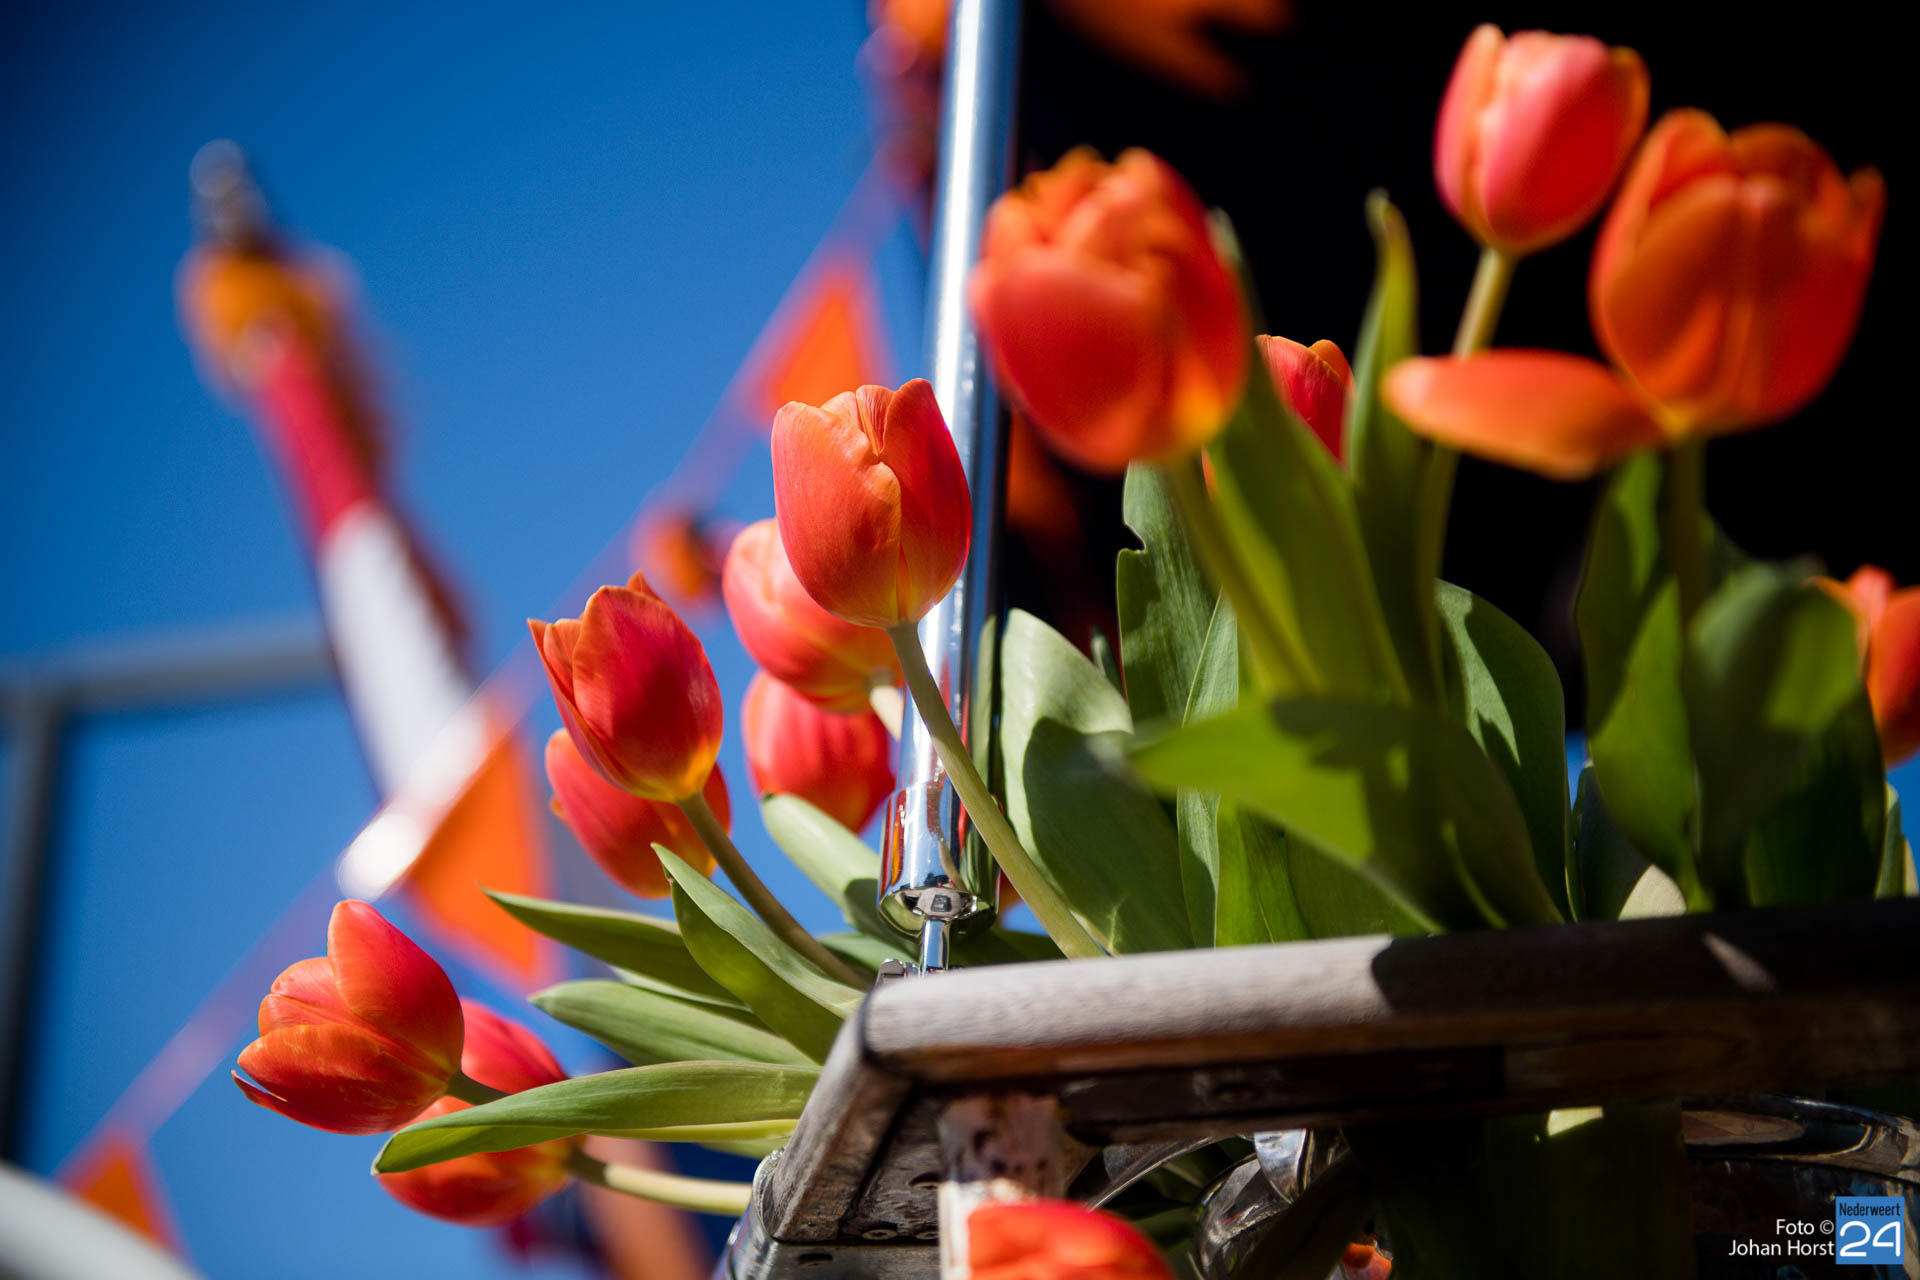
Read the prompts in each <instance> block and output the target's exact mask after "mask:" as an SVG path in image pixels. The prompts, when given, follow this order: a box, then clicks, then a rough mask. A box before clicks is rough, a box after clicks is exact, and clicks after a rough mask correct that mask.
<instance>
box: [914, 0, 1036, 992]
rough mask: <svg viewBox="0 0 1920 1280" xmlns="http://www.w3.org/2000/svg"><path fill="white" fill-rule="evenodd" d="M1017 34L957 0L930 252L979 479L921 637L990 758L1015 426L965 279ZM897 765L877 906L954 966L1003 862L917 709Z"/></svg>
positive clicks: (1001, 5) (939, 367) (994, 161)
mask: <svg viewBox="0 0 1920 1280" xmlns="http://www.w3.org/2000/svg"><path fill="white" fill-rule="evenodd" d="M1019 39H1020V2H1019V0H957V3H955V4H954V6H953V13H952V19H951V25H950V26H949V28H948V35H947V49H948V54H947V68H946V88H945V101H944V103H943V107H942V112H941V138H940V171H939V175H938V183H939V185H938V189H937V194H936V203H935V213H934V226H933V253H932V261H931V263H930V266H929V289H928V313H929V314H928V334H929V339H928V348H929V363H930V364H931V365H932V377H931V381H932V383H933V392H934V395H935V397H936V398H937V399H938V400H939V402H940V408H941V410H942V411H943V412H944V413H945V414H946V419H947V427H948V429H949V430H950V431H952V432H953V442H954V445H955V446H956V448H957V449H958V450H959V453H960V463H961V465H962V466H963V467H965V468H966V472H967V482H968V484H969V486H970V487H971V489H972V491H973V549H972V552H971V553H970V554H969V555H968V557H967V567H966V572H965V573H964V574H963V575H962V576H961V578H960V582H959V583H958V585H956V586H955V587H954V589H953V591H952V593H951V594H949V595H948V596H947V598H946V599H945V600H943V601H941V602H940V603H939V604H938V605H936V606H934V609H933V611H932V612H931V613H929V614H927V616H926V617H925V618H924V619H923V620H922V621H921V623H920V643H921V645H922V646H923V647H924V648H925V649H926V652H927V662H928V665H929V666H930V667H931V668H932V671H933V677H934V679H935V680H936V681H937V682H938V683H939V685H940V688H941V690H942V691H943V692H944V693H945V694H946V697H947V704H948V707H949V709H950V710H951V711H952V713H953V718H954V721H955V723H957V724H958V725H959V726H960V731H961V733H962V734H963V735H964V736H965V737H966V739H967V742H968V745H969V746H970V747H971V748H972V750H973V752H974V756H975V759H976V760H977V761H979V762H980V763H981V764H982V766H983V772H984V771H985V768H984V766H985V764H986V763H987V762H986V759H985V748H986V746H987V740H988V727H989V726H988V722H987V716H988V714H989V713H988V712H987V707H988V706H989V705H990V698H991V693H992V683H993V674H994V673H993V654H992V649H993V647H994V645H995V643H996V640H995V637H994V634H993V632H994V628H993V625H992V622H993V619H994V616H995V613H996V610H997V607H998V594H999V593H998V583H997V577H998V568H999V565H998V561H999V550H1000V525H1001V505H1002V499H1003V490H1004V487H1005V486H1004V483H1003V480H1004V471H1005V458H1006V447H1005V446H1006V440H1005V434H1004V432H1003V431H1002V430H1001V420H1000V406H999V403H998V400H997V398H996V397H995V395H994V393H993V386H992V382H991V380H990V378H989V376H988V372H987V369H986V366H985V363H984V360H983V358H982V354H981V351H980V344H979V339H978V337H977V336H976V335H975V333H974V331H973V323H972V320H971V319H970V317H969V316H968V314H967V301H966V286H967V273H968V271H969V270H970V269H971V268H972V266H973V263H974V260H975V259H976V258H977V257H978V256H979V251H980V229H981V223H982V222H983V221H984V219H985V217H986V211H987V206H988V205H989V204H991V203H992V202H993V199H994V197H996V196H998V195H999V194H1000V192H1001V191H1003V190H1004V189H1005V188H1006V185H1007V179H1008V175H1009V174H1010V172H1011V167H1012V149H1013V148H1012V143H1013V122H1014V113H1013V104H1014V90H1015V83H1016V81H1017V80H1018V77H1019V64H1018V60H1019ZM899 777H900V780H901V784H902V785H901V788H900V790H899V791H898V792H896V793H895V795H894V797H893V800H892V802H891V804H890V805H889V806H888V808H887V821H886V830H885V836H884V846H883V854H882V856H883V859H884V861H883V865H882V870H881V887H880V912H881V914H882V915H883V916H885V917H886V918H887V920H889V921H890V922H892V923H893V924H894V925H896V926H897V927H899V928H900V929H901V930H902V931H903V932H906V933H915V934H918V935H919V937H920V957H921V963H920V967H921V969H922V971H923V972H924V971H932V970H939V969H944V968H946V967H947V944H948V940H949V939H948V933H949V930H950V929H951V928H953V927H956V926H957V927H959V928H962V929H964V928H967V927H969V926H970V925H977V924H980V923H984V922H985V921H987V920H990V919H991V918H992V915H993V911H994V890H995V888H996V887H997V884H998V878H997V872H996V870H995V868H994V865H993V861H992V859H991V858H990V857H989V856H988V854H987V852H986V850H985V848H984V847H983V846H982V845H981V844H980V841H979V840H978V839H977V838H969V837H968V836H967V834H966V832H965V828H964V827H963V826H962V825H961V809H960V805H959V803H958V801H957V799H956V798H955V796H954V795H953V792H952V789H951V787H950V786H949V785H948V782H947V779H946V775H945V773H944V771H943V770H942V769H941V767H940V761H939V758H938V757H937V756H936V755H935V754H934V749H933V743H932V741H931V740H930V739H929V738H928V737H927V734H926V730H925V728H924V727H923V726H922V725H921V724H920V721H919V718H918V717H916V716H907V717H905V718H904V720H903V723H902V725H901V732H900V769H899Z"/></svg>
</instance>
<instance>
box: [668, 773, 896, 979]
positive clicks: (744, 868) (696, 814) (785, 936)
mask: <svg viewBox="0 0 1920 1280" xmlns="http://www.w3.org/2000/svg"><path fill="white" fill-rule="evenodd" d="M679 803H680V811H681V812H682V813H684V814H686V815H687V819H688V821H690V822H692V823H693V829H694V830H695V831H698V832H699V833H700V839H701V840H703V841H705V842H706V846H707V852H709V853H711V854H712V855H713V860H714V861H715V862H717V863H719V864H720V869H721V870H722V871H724V872H726V873H727V879H729V880H731V881H733V886H734V888H736V889H738V890H740V896H741V897H743V898H745V899H746V900H747V905H748V906H750V907H752V908H753V913H754V914H755V915H757V916H759V917H760V919H761V920H763V921H765V922H766V926H767V927H768V928H769V929H772V930H773V931H774V933H776V934H778V935H779V937H780V940H781V941H782V942H784V943H786V944H787V945H788V946H789V947H792V948H793V949H794V950H795V951H797V952H799V953H800V955H801V956H802V957H803V958H805V960H806V961H807V963H808V964H811V965H812V966H813V967H814V968H816V969H818V970H819V971H820V972H822V973H824V974H826V975H827V976H828V977H829V978H832V979H833V980H834V981H835V982H844V983H846V984H847V985H848V986H850V987H853V988H855V989H856V990H864V989H865V988H866V987H867V985H868V984H867V982H866V980H865V979H863V978H862V977H861V976H860V975H859V974H857V973H855V972H854V971H853V970H852V969H850V968H848V967H847V965H846V962H845V961H843V960H841V959H840V957H839V956H836V955H834V954H833V952H831V951H829V950H827V949H826V947H824V946H823V945H821V942H820V940H819V939H818V938H816V937H814V936H813V935H812V934H810V933H808V932H807V931H806V929H805V927H804V926H802V925H801V923H800V922H799V921H798V920H795V919H794V918H793V916H792V914H791V913H790V912H788V910H787V909H786V908H785V907H783V906H781V905H780V899H778V898H776V897H774V896H773V891H772V890H771V889H769V888H767V886H766V884H765V883H764V882H763V881H762V880H761V879H760V877H759V876H757V875H755V874H754V871H753V868H752V867H750V866H748V865H747V860H746V859H745V858H743V857H741V856H740V850H739V849H738V848H736V847H735V846H734V843H733V840H732V838H731V837H729V836H728V835H727V829H726V828H725V827H723V826H721V825H720V819H718V818H716V817H715V816H714V814H713V810H712V809H711V808H710V807H709V806H708V805H707V799H706V797H705V796H703V795H701V794H700V793H699V792H697V791H696V792H695V793H694V794H692V795H690V796H688V797H687V798H686V799H684V800H682V801H680V802H679Z"/></svg>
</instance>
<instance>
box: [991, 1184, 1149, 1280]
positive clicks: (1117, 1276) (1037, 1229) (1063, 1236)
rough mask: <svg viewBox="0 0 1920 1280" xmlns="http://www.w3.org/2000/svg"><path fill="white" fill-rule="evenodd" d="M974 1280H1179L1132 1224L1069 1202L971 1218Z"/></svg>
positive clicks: (1018, 1206) (1019, 1206) (1002, 1208)
mask: <svg viewBox="0 0 1920 1280" xmlns="http://www.w3.org/2000/svg"><path fill="white" fill-rule="evenodd" d="M967 1254H968V1258H969V1261H970V1263H971V1266H972V1269H973V1280H1173V1269H1172V1268H1171V1267H1169V1266H1168V1265H1167V1263H1166V1260H1165V1259H1164V1258H1162V1257H1161V1256H1160V1253H1159V1251H1158V1250H1156V1249H1155V1248H1154V1247H1153V1242H1152V1241H1150V1240H1148V1239H1147V1238H1146V1237H1145V1236H1144V1235H1142V1234H1140V1231H1139V1229H1138V1228H1136V1227H1134V1226H1133V1224H1132V1223H1129V1222H1126V1221H1124V1220H1122V1219H1120V1218H1116V1217H1114V1216H1113V1215H1112V1214H1110V1213H1102V1212H1100V1211H1099V1210H1097V1209H1089V1208H1087V1207H1086V1206H1085V1205H1079V1204H1074V1203H1072V1202H1070V1201H1065V1200H1026V1201H1019V1202H996V1203H992V1204H986V1205H982V1206H981V1207H980V1208H978V1209H975V1210H974V1211H973V1213H972V1214H971V1215H969V1216H968V1218H967Z"/></svg>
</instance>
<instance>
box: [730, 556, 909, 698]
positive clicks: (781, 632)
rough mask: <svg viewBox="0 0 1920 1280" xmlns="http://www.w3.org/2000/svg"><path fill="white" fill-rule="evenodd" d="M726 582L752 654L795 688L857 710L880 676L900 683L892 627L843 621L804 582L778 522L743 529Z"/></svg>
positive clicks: (743, 638)
mask: <svg viewBox="0 0 1920 1280" xmlns="http://www.w3.org/2000/svg"><path fill="white" fill-rule="evenodd" d="M720 586H721V592H722V594H723V595H724V596H725V597H726V601H727V613H728V614H729V615H730V616H731V617H732V618H733V629H734V630H735V631H736V632H738V633H739V635H740V643H741V644H742V645H744V646H745V647H746V650H747V654H748V656H750V657H751V658H752V659H753V660H754V661H755V662H757V663H759V664H760V665H761V666H762V667H764V668H765V669H766V671H767V673H768V674H770V675H771V676H773V677H774V679H776V680H778V681H780V682H781V683H782V684H784V685H787V686H788V687H790V688H791V689H793V691H794V692H795V693H798V694H801V695H802V696H804V697H806V698H809V699H811V700H812V701H814V702H817V703H819V704H820V705H821V706H823V707H826V708H827V709H828V710H831V711H839V712H845V713H852V712H855V711H862V710H865V709H866V706H867V694H868V692H869V691H870V690H871V689H872V688H873V686H874V684H875V682H876V681H878V682H879V683H881V684H898V683H899V682H900V659H899V658H898V656H896V655H895V654H894V652H893V645H892V643H891V642H889V641H888V639H887V635H886V632H884V631H876V630H874V629H873V628H872V627H862V626H855V625H854V624H853V623H851V622H842V621H841V620H840V619H839V618H836V617H834V616H833V615H832V614H831V613H828V612H827V611H826V610H825V609H822V608H821V607H820V606H819V605H818V604H817V603H815V601H814V598H813V597H812V596H810V595H808V594H807V589H806V588H805V587H803V586H801V585H800V579H799V578H797V577H795V576H794V572H793V566H792V565H791V564H789V563H788V562H787V553H786V550H785V548H783V547H782V546H781V545H780V526H779V524H778V523H777V522H776V521H773V520H761V521H757V522H756V523H754V524H750V525H748V526H747V527H746V528H745V529H742V530H741V531H740V536H739V537H737V538H735V539H734V540H733V546H732V548H731V549H729V550H728V552H727V564H726V571H725V573H724V574H723V576H722V577H721V581H720Z"/></svg>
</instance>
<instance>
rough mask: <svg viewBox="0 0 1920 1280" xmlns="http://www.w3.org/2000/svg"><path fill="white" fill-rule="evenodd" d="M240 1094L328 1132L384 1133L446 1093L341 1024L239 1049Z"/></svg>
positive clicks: (294, 1030) (284, 1031)
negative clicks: (242, 1075)
mask: <svg viewBox="0 0 1920 1280" xmlns="http://www.w3.org/2000/svg"><path fill="white" fill-rule="evenodd" d="M240 1070H242V1071H244V1072H246V1073H247V1074H248V1075H250V1076H252V1077H253V1079H254V1080H255V1081H256V1082H258V1083H257V1085H252V1084H249V1083H248V1082H246V1081H244V1080H240V1079H239V1077H238V1076H235V1080H236V1081H238V1083H239V1084H240V1087H241V1091H242V1092H243V1093H245V1094H246V1095H247V1097H248V1098H250V1099H251V1100H252V1101H254V1102H256V1103H259V1104H260V1105H261V1106H263V1107H268V1108H270V1109H272V1110H274V1111H278V1112H279V1113H280V1114H281V1115H284V1116H286V1117H287V1118H289V1119H291V1120H297V1121H299V1122H300V1123H301V1124H305V1125H311V1126H313V1127H314V1128H316V1129H325V1130H327V1131H328V1132H330V1133H388V1132H391V1131H392V1130H394V1129H398V1128H399V1127H400V1126H402V1125H404V1124H406V1123H408V1122H409V1121H411V1120H412V1119H413V1118H414V1117H415V1116H417V1115H418V1114H419V1113H420V1111H421V1109H422V1108H423V1107H425V1106H426V1105H427V1104H428V1103H430V1102H432V1101H433V1100H434V1099H435V1098H438V1097H439V1096H440V1095H441V1094H442V1093H444V1092H445V1089H446V1077H445V1076H438V1077H436V1076H433V1075H430V1074H427V1073H425V1072H423V1071H421V1069H420V1068H419V1067H418V1066H417V1065H415V1064H414V1063H412V1062H409V1061H406V1060H404V1059H402V1058H401V1057H399V1056H398V1055H396V1054H395V1053H394V1052H393V1047H392V1046H391V1045H389V1044H387V1043H386V1042H385V1041H383V1040H380V1039H377V1038H375V1037H373V1036H370V1035H368V1034H367V1033H366V1032H364V1031H362V1030H358V1029H356V1028H353V1027H345V1026H324V1027H320V1026H307V1027H284V1028H281V1029H278V1030H276V1031H273V1032H272V1033H270V1034H268V1035H265V1036H262V1037H261V1038H260V1039H258V1040H255V1041H254V1042H253V1043H252V1044H250V1045H248V1046H247V1047H246V1048H245V1049H243V1050H241V1052H240Z"/></svg>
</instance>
